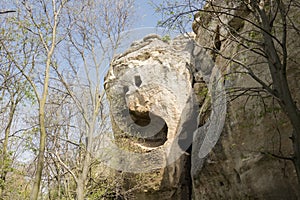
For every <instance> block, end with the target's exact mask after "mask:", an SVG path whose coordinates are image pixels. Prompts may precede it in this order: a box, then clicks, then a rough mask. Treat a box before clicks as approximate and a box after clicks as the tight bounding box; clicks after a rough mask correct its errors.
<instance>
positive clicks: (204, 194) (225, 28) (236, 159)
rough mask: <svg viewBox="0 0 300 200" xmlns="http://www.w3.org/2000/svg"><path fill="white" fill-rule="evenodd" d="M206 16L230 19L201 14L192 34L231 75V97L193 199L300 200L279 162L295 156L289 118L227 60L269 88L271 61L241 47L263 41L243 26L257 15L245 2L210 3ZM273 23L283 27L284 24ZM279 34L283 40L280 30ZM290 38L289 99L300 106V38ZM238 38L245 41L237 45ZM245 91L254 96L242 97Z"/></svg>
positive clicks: (285, 164) (289, 172) (288, 166)
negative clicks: (285, 157) (266, 84)
mask: <svg viewBox="0 0 300 200" xmlns="http://www.w3.org/2000/svg"><path fill="white" fill-rule="evenodd" d="M266 6H267V4H266ZM228 8H230V9H228ZM293 9H294V8H293V7H291V10H290V12H289V17H290V19H292V20H293V19H294V20H295V19H297V17H296V16H297V12H298V11H297V9H296V10H293ZM205 10H207V11H218V12H219V13H222V12H225V13H226V12H228V13H230V15H226V14H223V15H222V14H220V15H216V14H213V13H210V12H199V13H198V14H196V16H195V21H194V23H193V30H194V32H195V33H196V35H197V36H196V41H197V44H198V45H199V46H201V47H208V48H209V49H211V50H212V51H210V56H211V57H212V59H214V60H215V67H218V68H220V70H224V69H229V70H230V72H231V73H230V75H227V78H226V80H227V83H229V84H230V85H229V86H228V91H229V93H228V95H227V97H229V98H230V99H231V100H232V101H230V102H229V104H228V109H227V118H226V124H225V128H224V130H223V132H222V135H221V138H220V140H219V142H218V143H217V145H216V147H215V148H214V149H213V151H212V152H211V153H210V154H209V155H208V157H207V160H206V162H205V164H204V166H203V168H202V169H201V171H200V173H198V174H197V175H196V176H195V177H194V181H193V182H194V194H195V199H272V200H273V199H299V198H300V194H299V190H298V188H299V186H298V183H297V177H296V172H295V168H294V166H293V163H292V162H291V161H289V160H284V159H280V156H282V157H284V156H287V157H289V156H290V155H292V153H293V150H292V141H291V139H290V137H291V132H292V129H291V125H290V123H289V121H288V120H287V117H286V116H285V115H284V114H283V112H282V111H281V109H280V107H279V105H278V104H277V103H276V100H274V99H272V97H270V96H268V95H267V94H266V93H264V92H262V93H259V92H257V91H255V88H260V87H261V86H260V85H259V84H258V83H257V82H256V81H254V80H253V79H252V78H251V77H250V76H249V75H247V73H245V72H246V70H245V68H243V67H241V66H240V65H238V64H236V63H235V62H230V60H229V59H228V58H232V59H235V60H237V61H239V62H241V63H244V65H245V66H250V67H251V69H252V70H253V72H254V73H255V74H257V76H258V77H259V78H260V79H261V80H263V81H265V82H266V83H270V82H271V81H270V74H269V71H268V64H267V61H266V60H264V59H263V58H262V56H258V54H256V53H254V52H252V51H250V50H249V49H248V50H247V49H246V48H244V47H243V45H241V44H242V43H243V42H245V40H247V39H248V40H249V41H251V40H257V41H259V40H260V39H261V38H260V37H259V34H257V33H258V32H259V30H257V29H256V28H255V27H254V26H253V25H252V24H250V23H248V22H247V21H246V20H243V18H245V19H247V20H249V21H251V20H253V15H250V13H249V12H250V11H249V9H248V8H247V7H246V6H245V3H244V2H243V1H217V0H216V1H211V3H208V5H207V6H206V7H205ZM275 23H278V24H280V20H279V19H278V20H276V21H275ZM275 27H276V26H275ZM275 29H276V34H277V36H278V38H281V36H280V34H281V33H280V29H279V28H278V29H277V28H275ZM255 31H258V32H255ZM288 33H289V34H288V38H287V47H288V53H289V57H288V68H287V75H288V80H289V85H290V89H291V93H292V95H293V97H294V98H295V100H296V101H298V102H299V100H300V95H299V91H300V82H299V75H300V68H299V63H300V60H299V59H300V57H299V56H298V54H299V50H300V48H299V45H298V44H299V42H300V41H299V35H298V34H299V33H297V32H296V31H295V30H293V29H292V28H291V29H289V30H288ZM236 34H239V35H241V37H243V39H244V40H239V39H240V38H239V37H237V35H236ZM239 42H240V43H239ZM245 44H246V45H249V44H247V43H246V42H245ZM250 47H251V46H250ZM254 47H255V45H254V44H253V46H252V48H254ZM234 72H237V73H234ZM247 88H249V91H250V92H249V93H248V92H245V95H240V94H241V93H242V92H244V91H246V90H243V89H247ZM251 88H252V89H253V90H252V89H251ZM233 91H240V92H233ZM238 95H239V97H238ZM236 97H238V98H236ZM233 99H234V100H233ZM272 155H278V157H277V158H276V156H272Z"/></svg>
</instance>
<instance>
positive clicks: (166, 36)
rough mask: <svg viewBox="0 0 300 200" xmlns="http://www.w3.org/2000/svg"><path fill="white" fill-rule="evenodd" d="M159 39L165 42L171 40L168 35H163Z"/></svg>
mask: <svg viewBox="0 0 300 200" xmlns="http://www.w3.org/2000/svg"><path fill="white" fill-rule="evenodd" d="M161 39H162V41H164V42H167V43H168V42H170V41H171V37H170V35H164V36H163V37H162V38H161Z"/></svg>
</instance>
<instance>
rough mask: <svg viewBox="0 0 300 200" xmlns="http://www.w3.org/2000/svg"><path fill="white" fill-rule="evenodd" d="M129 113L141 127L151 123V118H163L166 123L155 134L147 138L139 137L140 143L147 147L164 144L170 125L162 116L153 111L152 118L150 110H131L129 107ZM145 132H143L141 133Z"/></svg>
mask: <svg viewBox="0 0 300 200" xmlns="http://www.w3.org/2000/svg"><path fill="white" fill-rule="evenodd" d="M129 114H130V117H131V119H132V120H133V122H134V123H135V124H136V125H138V126H141V127H146V126H148V125H150V123H151V118H152V120H160V121H161V120H163V122H164V125H163V127H162V128H161V129H160V130H159V131H158V132H157V133H155V134H151V135H152V136H151V137H147V138H138V143H139V144H141V145H143V146H146V147H158V146H161V145H163V144H164V143H165V142H166V141H167V139H168V138H167V136H168V125H167V123H166V122H165V120H164V119H163V118H161V117H160V116H157V115H155V114H153V113H151V116H152V117H151V118H150V112H149V111H144V112H140V111H137V110H130V109H129ZM141 134H143V133H141Z"/></svg>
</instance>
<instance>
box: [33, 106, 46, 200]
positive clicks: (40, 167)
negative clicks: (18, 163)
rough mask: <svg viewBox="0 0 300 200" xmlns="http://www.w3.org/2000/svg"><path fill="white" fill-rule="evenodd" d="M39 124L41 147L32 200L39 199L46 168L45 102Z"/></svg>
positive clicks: (40, 112) (40, 113) (41, 109)
mask: <svg viewBox="0 0 300 200" xmlns="http://www.w3.org/2000/svg"><path fill="white" fill-rule="evenodd" d="M39 123H40V146H39V154H38V160H37V169H36V173H35V177H34V184H33V188H32V191H31V196H30V199H31V200H37V199H38V195H39V191H40V185H41V178H42V172H43V168H44V154H45V147H46V127H45V102H43V103H42V102H41V103H40V111H39Z"/></svg>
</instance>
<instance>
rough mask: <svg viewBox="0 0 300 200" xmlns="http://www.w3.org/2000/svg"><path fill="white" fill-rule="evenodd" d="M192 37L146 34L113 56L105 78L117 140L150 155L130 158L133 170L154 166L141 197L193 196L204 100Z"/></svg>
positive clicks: (134, 149)
mask: <svg viewBox="0 0 300 200" xmlns="http://www.w3.org/2000/svg"><path fill="white" fill-rule="evenodd" d="M189 40H190V39H185V38H184V37H180V38H177V39H174V40H172V41H169V42H166V41H165V42H164V41H163V40H162V39H161V38H160V37H159V36H158V35H149V36H146V37H145V38H144V39H143V40H142V41H140V42H136V43H134V44H133V45H132V46H131V48H130V49H129V50H127V51H126V52H124V53H123V54H121V55H119V56H117V57H116V58H115V59H114V60H113V62H112V65H111V68H110V70H109V72H108V75H107V77H106V79H105V89H106V92H107V96H108V99H109V101H110V113H111V120H112V123H113V131H114V135H115V139H116V143H117V145H118V146H119V147H120V148H123V149H129V150H130V151H131V152H137V153H141V154H143V153H144V154H147V155H148V157H147V158H145V157H142V159H136V160H131V161H130V163H128V164H126V171H129V172H148V171H150V173H144V174H143V180H142V181H141V182H140V183H139V184H141V185H149V186H144V187H143V190H142V191H141V190H140V191H138V192H135V196H136V198H137V199H157V198H159V199H187V198H189V196H191V177H190V156H189V154H188V153H187V151H188V148H189V147H190V145H191V143H192V139H193V132H194V130H195V129H196V128H197V109H196V107H197V106H198V103H199V101H201V100H199V99H198V103H197V102H196V99H195V97H194V95H193V94H194V92H193V88H192V86H193V75H192V70H193V69H192V68H191V65H190V53H189V51H188V50H189V49H187V48H186V46H187V45H188V43H189ZM200 89H201V88H200V87H199V86H198V90H200ZM128 166H131V168H130V167H128ZM153 174H155V177H153ZM128 177H135V175H133V174H130V173H128ZM149 182H150V183H151V184H149Z"/></svg>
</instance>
